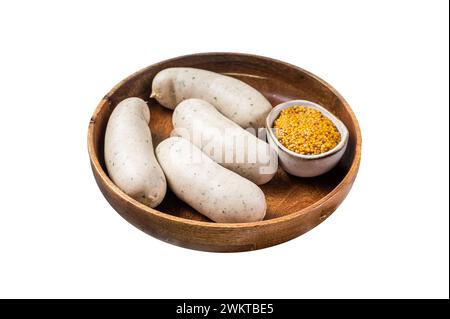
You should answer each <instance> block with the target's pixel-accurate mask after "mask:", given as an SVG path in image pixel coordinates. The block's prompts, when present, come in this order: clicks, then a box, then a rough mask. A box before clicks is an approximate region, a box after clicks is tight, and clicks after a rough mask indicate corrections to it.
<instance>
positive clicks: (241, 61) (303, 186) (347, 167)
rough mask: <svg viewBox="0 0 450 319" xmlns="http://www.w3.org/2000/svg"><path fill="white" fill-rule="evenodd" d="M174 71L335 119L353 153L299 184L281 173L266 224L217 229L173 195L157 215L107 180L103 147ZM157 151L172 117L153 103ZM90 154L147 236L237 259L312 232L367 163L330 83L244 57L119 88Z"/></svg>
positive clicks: (199, 60) (110, 193) (91, 139)
mask: <svg viewBox="0 0 450 319" xmlns="http://www.w3.org/2000/svg"><path fill="white" fill-rule="evenodd" d="M168 67H195V68H200V69H206V70H210V71H214V72H219V73H224V74H227V75H230V76H233V77H236V78H238V79H240V80H242V81H244V82H247V83H248V84H250V85H251V86H253V87H254V88H256V89H257V90H259V91H260V92H261V93H263V94H264V95H265V96H266V97H267V98H268V99H269V101H270V102H271V103H272V105H277V104H280V103H281V102H284V101H288V100H295V99H304V100H309V101H312V102H315V103H318V104H320V105H322V106H324V107H325V108H327V109H328V110H329V111H331V112H332V113H334V114H335V115H336V116H337V117H338V118H339V119H340V120H341V121H342V122H344V124H345V125H346V127H347V129H348V131H349V141H348V146H347V150H346V152H345V154H344V156H343V157H342V159H341V161H340V162H339V164H338V165H337V166H336V167H335V168H334V169H332V170H331V171H330V172H328V173H326V174H324V175H321V176H319V177H314V178H300V177H295V176H292V175H289V174H287V173H286V172H284V171H283V170H282V169H281V168H279V169H278V172H277V174H276V175H275V177H274V178H273V179H272V180H271V181H270V182H269V183H267V184H265V185H262V186H261V188H262V190H263V191H264V193H265V195H266V200H267V213H266V217H265V220H263V221H260V222H253V223H240V224H222V223H214V222H212V221H210V220H209V219H207V218H206V217H204V216H202V215H200V214H199V213H197V212H196V211H195V210H194V209H192V208H191V207H190V206H188V205H187V204H185V203H184V202H182V201H181V200H179V199H178V198H177V197H176V196H175V195H174V194H173V193H172V192H171V191H170V190H168V192H167V194H166V197H165V199H164V201H163V202H162V203H161V204H160V205H159V206H158V207H157V208H156V209H152V208H150V207H147V206H145V205H143V204H141V203H139V202H138V201H136V200H134V199H132V198H131V197H129V196H128V195H126V194H125V193H123V192H122V191H121V190H120V189H119V188H118V187H117V186H116V185H114V183H113V182H112V181H111V180H110V178H109V177H108V173H107V172H106V168H105V162H104V157H103V140H104V136H105V129H106V124H107V122H108V119H109V116H110V114H111V111H112V110H113V109H114V107H115V106H116V105H117V104H118V103H119V102H120V101H122V100H123V99H125V98H127V97H131V96H137V97H140V98H142V99H144V100H146V101H147V100H149V96H150V91H151V84H152V80H153V77H154V76H155V74H156V73H158V72H159V71H161V70H162V69H165V68H168ZM148 105H149V107H150V112H151V120H150V128H151V131H152V136H153V145H154V146H155V147H156V145H158V144H159V142H161V141H162V140H163V139H165V138H166V137H168V136H169V134H170V132H171V130H172V121H171V116H172V111H171V110H168V109H166V108H164V107H162V106H160V105H159V104H158V103H157V102H156V101H155V100H153V99H150V100H149V102H148ZM88 151H89V156H90V161H91V166H92V171H93V173H94V176H95V180H96V181H97V184H98V186H99V187H100V190H101V191H102V193H103V195H104V196H105V197H106V199H107V200H108V202H109V203H110V204H111V206H112V207H113V208H114V209H115V210H116V211H117V212H118V213H119V214H120V215H121V216H122V217H123V218H125V219H126V220H127V221H129V222H130V223H131V224H133V225H134V226H136V227H137V228H139V229H141V230H143V231H144V232H146V233H148V234H150V235H152V236H154V237H156V238H159V239H161V240H164V241H166V242H169V243H171V244H175V245H179V246H182V247H186V248H191V249H198V250H204V251H215V252H236V251H247V250H254V249H260V248H264V247H269V246H273V245H276V244H279V243H282V242H285V241H288V240H290V239H292V238H295V237H297V236H299V235H301V234H304V233H305V232H307V231H308V230H310V229H312V228H314V227H315V226H317V225H318V224H320V223H321V222H322V221H324V220H325V219H326V218H327V217H328V216H329V215H330V214H331V213H332V212H333V211H334V210H335V209H336V208H337V207H338V206H339V204H340V203H341V202H342V201H343V200H344V198H345V197H346V195H347V194H348V192H349V191H350V189H351V187H352V184H353V181H354V180H355V178H356V174H357V172H358V167H359V163H360V157H361V132H360V129H359V126H358V121H357V120H356V118H355V115H354V114H353V112H352V110H351V109H350V106H349V105H348V104H347V102H346V101H345V100H344V99H343V98H342V96H341V95H340V94H339V93H338V92H337V91H336V90H335V89H333V88H332V87H331V86H330V85H329V84H328V83H326V82H325V81H323V80H321V79H320V78H318V77H317V76H315V75H313V74H311V73H309V72H307V71H305V70H302V69H301V68H298V67H296V66H293V65H290V64H287V63H284V62H281V61H277V60H274V59H270V58H266V57H261V56H255V55H249V54H238V53H202V54H193V55H187V56H182V57H178V58H174V59H170V60H166V61H163V62H160V63H157V64H154V65H151V66H149V67H147V68H145V69H142V70H141V71H138V72H136V73H134V74H133V75H131V76H129V77H128V78H126V79H125V80H123V81H122V82H120V83H119V84H118V85H116V86H115V87H114V88H113V89H112V90H111V91H110V92H109V93H108V94H106V95H105V97H104V98H103V99H102V100H101V101H100V103H99V105H98V106H97V108H96V110H95V112H94V115H93V116H92V118H91V121H90V123H89V129H88Z"/></svg>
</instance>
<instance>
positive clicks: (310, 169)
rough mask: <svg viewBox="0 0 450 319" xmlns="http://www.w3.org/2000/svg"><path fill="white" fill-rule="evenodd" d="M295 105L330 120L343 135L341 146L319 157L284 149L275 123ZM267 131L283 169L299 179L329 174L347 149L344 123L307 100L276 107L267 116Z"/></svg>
mask: <svg viewBox="0 0 450 319" xmlns="http://www.w3.org/2000/svg"><path fill="white" fill-rule="evenodd" d="M294 105H303V106H306V107H310V108H312V109H316V110H319V111H320V112H322V114H323V115H325V116H326V117H327V118H329V119H330V120H331V121H332V122H333V123H334V125H336V128H337V129H338V131H339V133H340V134H341V141H340V142H339V144H338V145H336V146H335V147H334V148H332V149H331V150H329V151H327V152H325V153H321V154H317V155H302V154H298V153H295V152H293V151H291V150H289V149H287V148H286V147H284V146H283V145H282V144H281V143H280V141H278V139H277V137H276V136H275V134H274V131H273V122H274V121H275V120H276V119H277V118H278V115H279V114H280V112H281V111H282V110H284V109H287V108H289V107H291V106H294ZM266 129H267V135H268V138H267V139H268V141H269V144H270V145H271V146H272V147H273V148H274V149H276V150H277V151H278V158H279V161H280V164H281V167H282V168H283V169H284V170H285V171H286V172H288V173H290V174H292V175H295V176H299V177H314V176H319V175H321V174H324V173H326V172H328V171H329V170H331V169H332V168H333V167H335V166H336V164H337V163H338V162H339V160H340V159H341V158H342V156H343V155H344V153H345V149H346V148H347V142H348V130H347V128H346V127H345V125H344V123H342V122H341V121H340V120H339V119H338V118H337V117H336V116H334V115H333V114H332V113H330V112H329V111H328V110H327V109H325V108H324V107H322V106H320V105H319V104H316V103H313V102H310V101H306V100H292V101H287V102H284V103H281V104H278V105H277V106H275V107H274V108H273V109H272V111H271V112H270V113H269V115H268V116H267V119H266Z"/></svg>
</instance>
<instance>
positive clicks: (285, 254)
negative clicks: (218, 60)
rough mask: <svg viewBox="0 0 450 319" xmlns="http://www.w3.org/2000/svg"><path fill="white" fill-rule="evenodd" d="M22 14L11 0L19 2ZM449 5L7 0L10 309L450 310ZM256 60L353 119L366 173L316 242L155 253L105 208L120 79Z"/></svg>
mask: <svg viewBox="0 0 450 319" xmlns="http://www.w3.org/2000/svg"><path fill="white" fill-rule="evenodd" d="M6 3H8V4H6ZM448 20H449V16H448V1H442V0H441V1H372V2H368V1H308V2H306V1H305V2H302V3H301V2H299V1H281V0H278V1H273V2H265V1H258V2H256V1H254V2H253V1H242V0H240V1H230V0H228V1H223V2H218V1H178V2H175V1H166V0H165V1H157V2H156V1H155V2H153V3H151V2H150V1H141V2H140V1H126V2H125V1H123V2H116V1H107V2H106V1H105V2H104V3H102V2H100V1H73V2H71V3H70V4H69V3H68V2H62V1H14V2H13V1H9V2H5V1H2V2H1V4H0V34H1V37H0V57H1V58H0V97H1V99H0V105H1V108H0V110H1V113H0V114H1V117H0V118H1V125H0V133H1V134H0V136H1V155H0V163H1V165H0V194H1V195H0V196H1V203H0V297H3V298H6V297H44V298H46V297H62V298H65V297H87V298H90V297H106V298H107V297H124V298H129V297H138V298H141V297H145V298H197V297H199V298H201V297H211V298H226V297H235V298H239V297H245V298H247V297H248V298H250V297H251V298H258V297H268V298H276V297H285V298H317V297H320V298H322V297H324V298H332V297H333V298H335V297H339V298H347V297H355V298H369V297H375V298H381V297H384V298H395V297H405V298H410V297H440V298H444V297H445V298H448V297H449V242H448V240H449V213H448V208H449V195H448V191H449V179H448V173H449V172H448V171H449V149H448V142H449V141H448V137H449V121H448V116H449V89H448V85H449V74H448V67H449V65H448V64H449V63H448V56H449V51H448V50H449V47H448V45H449V43H448ZM207 51H234V52H245V53H254V54H259V55H264V56H269V57H273V58H276V59H280V60H283V61H286V62H289V63H292V64H295V65H298V66H300V67H303V68H305V69H306V70H309V71H311V72H313V73H315V74H316V75H318V76H320V77H322V78H323V79H325V80H326V81H328V82H329V83H331V84H332V85H333V86H334V87H335V88H336V89H337V90H338V91H340V93H341V94H342V95H343V96H344V97H345V98H346V99H347V101H348V102H349V103H350V105H351V106H352V108H353V109H354V111H355V113H356V115H357V117H358V119H359V121H360V125H361V130H362V134H363V154H362V163H361V169H360V172H359V175H358V178H357V180H356V182H355V184H354V187H353V189H352V191H351V192H350V194H349V196H348V197H347V199H346V200H345V201H344V203H343V204H342V205H341V206H340V207H339V209H338V210H337V211H336V212H335V213H334V214H333V215H332V216H331V217H330V218H329V219H328V220H327V221H326V222H324V223H323V224H321V225H320V226H318V227H317V228H315V229H314V230H312V231H311V232H309V233H307V234H305V235H303V236H301V237H299V238H297V239H295V240H292V241H290V242H288V243H285V244H282V245H279V246H276V247H272V248H268V249H264V250H260V251H254V252H250V253H237V254H212V253H205V252H198V251H192V250H188V249H183V248H179V247H176V246H172V245H169V244H166V243H164V242H161V241H159V240H157V239H154V238H152V237H150V236H148V235H146V234H144V233H142V232H141V231H139V230H137V229H135V228H134V227H133V226H131V225H130V224H128V223H127V222H126V221H125V220H123V219H122V218H121V217H120V216H119V215H118V214H116V212H115V211H114V210H113V209H112V208H111V207H110V206H109V204H108V203H107V202H106V200H105V199H104V198H103V196H102V195H101V193H100V191H99V190H98V188H97V185H96V184H95V182H94V178H93V176H92V173H91V170H90V166H89V160H88V154H87V146H86V134H87V127H88V122H89V119H90V117H91V114H92V112H93V111H94V108H95V106H96V105H97V103H98V102H99V100H100V99H101V98H102V97H103V95H104V94H105V93H106V92H107V91H109V89H110V88H112V87H113V86H114V85H115V84H116V83H117V82H119V81H120V80H122V79H123V78H124V77H126V76H128V75H129V74H131V73H132V72H135V71H137V70H139V69H141V68H143V67H145V66H147V65H150V64H153V63H156V62H158V61H160V60H164V59H167V58H171V57H175V56H179V55H183V54H189V53H195V52H207Z"/></svg>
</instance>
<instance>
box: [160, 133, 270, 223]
mask: <svg viewBox="0 0 450 319" xmlns="http://www.w3.org/2000/svg"><path fill="white" fill-rule="evenodd" d="M156 157H157V158H158V161H159V162H160V163H161V166H162V168H163V170H164V172H165V174H166V178H167V182H168V184H169V187H170V189H172V191H173V192H174V193H175V195H177V196H178V197H179V198H180V199H181V200H183V201H184V202H186V203H187V204H189V205H190V206H192V207H193V208H194V209H196V210H197V211H198V212H200V213H201V214H203V215H205V216H207V217H209V218H210V219H212V220H213V221H215V222H221V223H244V222H254V221H260V220H262V219H263V218H264V216H265V214H266V200H265V197H264V193H263V192H262V190H261V189H260V188H259V187H258V186H256V185H255V184H253V183H252V182H250V181H249V180H247V179H245V178H243V177H241V176H239V175H237V174H236V173H233V172H232V171H230V170H227V169H226V168H223V167H222V166H220V165H219V164H217V163H216V162H214V161H213V160H212V159H210V158H209V157H208V156H207V155H206V154H205V153H203V152H202V151H201V150H200V149H198V148H197V147H196V146H194V145H193V144H191V143H190V142H189V141H188V140H185V139H184V138H181V137H170V138H168V139H166V140H164V141H162V142H161V143H160V144H159V145H158V147H157V148H156Z"/></svg>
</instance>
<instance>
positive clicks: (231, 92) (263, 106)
mask: <svg viewBox="0 0 450 319" xmlns="http://www.w3.org/2000/svg"><path fill="white" fill-rule="evenodd" d="M151 97H154V98H155V99H156V100H157V101H158V102H159V103H160V104H161V105H163V106H165V107H167V108H170V109H174V108H175V106H177V105H178V104H179V103H180V102H181V101H183V100H185V99H189V98H198V99H202V100H205V101H207V102H209V103H210V104H212V105H214V106H215V107H216V108H217V109H218V110H219V112H221V113H222V114H223V115H225V116H226V117H228V118H229V119H230V120H232V121H233V122H235V123H237V124H238V125H240V126H241V127H243V128H248V127H253V128H260V127H264V126H265V121H266V117H267V114H269V112H270V110H271V109H272V105H271V104H270V102H269V101H268V100H267V99H266V98H265V97H264V96H263V95H262V94H261V93H259V92H258V91H257V90H255V89H254V88H252V87H251V86H250V85H248V84H246V83H244V82H242V81H240V80H238V79H235V78H232V77H229V76H225V75H222V74H219V73H214V72H211V71H206V70H201V69H194V68H168V69H165V70H162V71H160V72H159V73H158V74H156V76H155V78H154V79H153V83H152V95H151Z"/></svg>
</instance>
